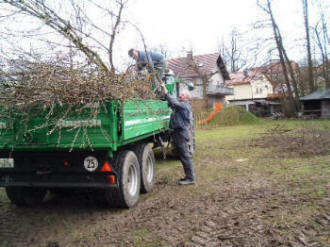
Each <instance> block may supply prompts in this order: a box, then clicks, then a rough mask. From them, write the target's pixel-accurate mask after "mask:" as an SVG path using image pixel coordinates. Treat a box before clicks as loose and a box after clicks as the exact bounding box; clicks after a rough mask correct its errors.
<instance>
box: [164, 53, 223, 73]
mask: <svg viewBox="0 0 330 247" xmlns="http://www.w3.org/2000/svg"><path fill="white" fill-rule="evenodd" d="M218 57H219V53H212V54H205V55H198V56H193V61H194V62H195V64H196V65H199V66H200V67H199V68H200V70H201V71H202V72H204V73H213V72H214V71H216V70H217V59H218ZM167 64H168V67H169V68H170V69H171V70H173V72H174V75H175V76H177V77H181V78H193V77H198V74H197V73H196V72H195V71H194V69H193V68H191V66H189V64H191V58H189V57H179V58H173V59H169V60H167Z"/></svg>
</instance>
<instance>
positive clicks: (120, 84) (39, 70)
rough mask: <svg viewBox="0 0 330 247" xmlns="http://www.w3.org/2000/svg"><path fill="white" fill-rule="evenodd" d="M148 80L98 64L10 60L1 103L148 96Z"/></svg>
mask: <svg viewBox="0 0 330 247" xmlns="http://www.w3.org/2000/svg"><path fill="white" fill-rule="evenodd" d="M148 87H149V82H147V81H145V80H143V79H137V78H136V76H135V75H134V73H132V72H127V73H121V74H114V73H112V72H109V71H103V70H99V69H98V68H97V67H92V66H88V65H84V66H79V67H77V66H75V68H73V67H72V66H67V65H66V64H65V63H64V62H63V63H59V62H58V61H57V62H56V63H40V62H39V63H33V62H27V61H17V60H16V61H12V63H11V66H10V67H9V68H7V71H6V72H3V73H2V82H0V105H2V106H4V105H6V106H12V105H35V104H42V105H44V106H51V105H53V104H71V105H77V104H85V103H91V102H100V101H104V100H109V99H120V100H128V99H132V98H140V99H148V98H149V99H150V98H154V97H155V95H154V94H153V93H150V92H146V88H148Z"/></svg>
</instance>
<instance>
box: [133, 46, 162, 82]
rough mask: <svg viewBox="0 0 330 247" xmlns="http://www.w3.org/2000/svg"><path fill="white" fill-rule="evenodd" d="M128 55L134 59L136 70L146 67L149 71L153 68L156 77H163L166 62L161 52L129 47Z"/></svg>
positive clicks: (159, 78) (160, 78)
mask: <svg viewBox="0 0 330 247" xmlns="http://www.w3.org/2000/svg"><path fill="white" fill-rule="evenodd" d="M128 55H129V56H130V57H131V58H133V59H134V60H135V61H136V68H137V71H141V70H143V69H144V68H147V69H148V71H149V72H152V70H153V69H155V70H156V71H157V75H158V78H157V79H158V80H162V79H163V75H164V70H165V68H166V62H165V59H164V57H163V55H162V54H159V53H156V52H144V51H138V50H135V49H130V50H129V51H128Z"/></svg>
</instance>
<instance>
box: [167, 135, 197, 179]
mask: <svg viewBox="0 0 330 247" xmlns="http://www.w3.org/2000/svg"><path fill="white" fill-rule="evenodd" d="M172 139H173V142H174V145H175V147H176V151H177V153H178V155H179V159H180V161H181V163H182V166H183V170H184V173H185V177H186V178H187V179H192V180H195V173H194V164H193V161H192V155H191V153H190V152H189V146H188V144H189V139H190V134H189V131H187V130H174V131H173V132H172Z"/></svg>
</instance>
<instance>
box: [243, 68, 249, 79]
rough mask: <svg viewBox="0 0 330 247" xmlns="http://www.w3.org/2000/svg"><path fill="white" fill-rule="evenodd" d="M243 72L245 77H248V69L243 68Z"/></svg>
mask: <svg viewBox="0 0 330 247" xmlns="http://www.w3.org/2000/svg"><path fill="white" fill-rule="evenodd" d="M243 74H244V77H245V78H246V77H248V76H249V74H248V70H247V69H245V70H243Z"/></svg>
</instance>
